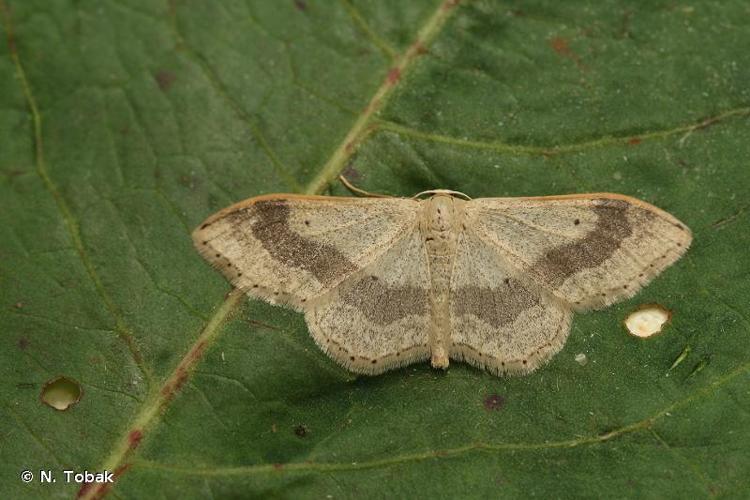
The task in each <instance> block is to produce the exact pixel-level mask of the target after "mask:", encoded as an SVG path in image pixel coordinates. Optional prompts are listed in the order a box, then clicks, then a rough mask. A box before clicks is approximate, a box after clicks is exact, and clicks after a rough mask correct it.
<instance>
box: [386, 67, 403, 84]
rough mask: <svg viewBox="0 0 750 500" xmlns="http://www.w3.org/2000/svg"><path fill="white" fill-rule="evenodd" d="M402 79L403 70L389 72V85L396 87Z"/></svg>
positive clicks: (396, 69) (393, 69)
mask: <svg viewBox="0 0 750 500" xmlns="http://www.w3.org/2000/svg"><path fill="white" fill-rule="evenodd" d="M400 79H401V70H400V69H399V68H391V70H390V71H389V72H388V78H387V80H388V83H389V84H391V85H394V84H395V83H396V82H398V81H399V80H400Z"/></svg>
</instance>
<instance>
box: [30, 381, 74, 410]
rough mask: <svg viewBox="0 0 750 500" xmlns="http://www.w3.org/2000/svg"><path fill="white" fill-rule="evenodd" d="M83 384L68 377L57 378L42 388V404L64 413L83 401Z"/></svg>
mask: <svg viewBox="0 0 750 500" xmlns="http://www.w3.org/2000/svg"><path fill="white" fill-rule="evenodd" d="M82 394H83V391H82V390H81V384H79V383H78V382H76V381H75V380H73V379H72V378H68V377H56V378H53V379H52V380H49V381H48V382H47V383H46V384H44V387H43V388H42V393H41V395H40V398H41V400H42V403H44V404H46V405H47V406H51V407H52V408H54V409H55V410H60V411H64V410H67V409H68V408H70V407H71V406H72V405H74V404H76V403H77V402H78V401H80V400H81V395H82Z"/></svg>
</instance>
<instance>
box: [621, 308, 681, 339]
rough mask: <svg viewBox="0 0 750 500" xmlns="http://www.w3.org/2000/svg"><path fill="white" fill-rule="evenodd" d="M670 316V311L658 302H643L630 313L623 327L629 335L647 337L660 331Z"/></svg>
mask: <svg viewBox="0 0 750 500" xmlns="http://www.w3.org/2000/svg"><path fill="white" fill-rule="evenodd" d="M671 318H672V311H670V310H669V309H667V308H665V307H664V306H662V305H660V304H645V305H642V306H641V307H639V308H638V309H636V310H635V311H633V312H632V313H630V315H629V316H628V317H627V318H626V319H625V327H626V328H627V329H628V332H629V333H630V334H631V335H634V336H636V337H639V338H643V339H645V338H648V337H651V336H652V335H656V334H657V333H659V332H661V330H662V328H663V327H664V324H665V323H667V322H668V321H669V320H670V319H671Z"/></svg>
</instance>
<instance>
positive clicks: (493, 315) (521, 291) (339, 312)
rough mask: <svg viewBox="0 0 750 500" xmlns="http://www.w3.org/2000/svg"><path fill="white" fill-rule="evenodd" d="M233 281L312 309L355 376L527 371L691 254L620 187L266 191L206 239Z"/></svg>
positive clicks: (685, 234)
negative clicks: (581, 326)
mask: <svg viewBox="0 0 750 500" xmlns="http://www.w3.org/2000/svg"><path fill="white" fill-rule="evenodd" d="M193 240H194V243H195V246H196V247H197V249H198V250H199V251H200V253H201V255H203V257H205V258H206V259H207V260H208V261H209V262H210V263H211V264H212V265H214V266H215V267H217V268H218V269H220V270H221V272H222V273H224V275H225V276H226V277H227V278H228V279H229V280H230V281H231V283H232V285H234V286H235V287H237V288H239V289H241V290H243V291H245V292H246V293H247V294H248V295H249V296H251V297H256V298H260V299H263V300H265V301H267V302H270V303H271V304H283V305H286V306H290V307H292V308H293V309H295V310H297V311H301V312H303V313H304V315H305V320H306V322H307V325H308V327H309V330H310V333H311V334H312V337H313V338H314V339H315V342H316V343H317V344H318V345H319V346H320V347H321V348H322V349H323V351H325V352H326V353H327V354H328V355H329V356H330V357H331V358H333V359H334V360H335V361H337V362H338V363H340V364H341V365H343V366H344V367H346V368H347V369H349V370H351V371H353V372H357V373H363V374H370V375H373V374H378V373H382V372H384V371H386V370H389V369H392V368H395V367H399V366H403V365H407V364H409V363H413V362H417V361H423V360H426V359H430V360H431V363H432V366H433V367H435V368H447V367H448V364H449V360H450V359H454V360H458V361H465V362H467V363H470V364H472V365H474V366H477V367H479V368H482V369H485V370H488V371H489V372H491V373H493V374H498V375H501V374H502V375H511V374H526V373H529V372H531V371H533V370H535V369H536V368H538V367H539V366H540V365H542V364H543V363H544V362H546V361H547V360H549V359H550V358H551V357H552V356H553V355H554V354H555V353H557V352H558V351H559V350H560V349H561V348H562V346H563V344H564V343H565V340H566V338H567V336H568V332H569V331H570V323H571V317H572V315H573V312H574V311H577V312H578V311H588V310H591V309H599V308H602V307H605V306H607V305H609V304H612V303H614V302H617V301H620V300H623V299H625V298H627V297H631V296H632V295H633V294H635V293H636V292H637V291H638V290H639V289H640V288H641V287H643V286H644V285H645V284H647V283H648V282H649V281H651V279H653V278H654V277H655V276H656V275H657V274H659V273H660V272H661V271H662V270H664V269H665V268H666V267H668V266H669V265H671V264H672V263H674V262H675V261H676V260H677V259H679V258H680V256H681V255H682V254H683V253H684V252H685V251H686V249H687V248H688V246H689V245H690V242H691V241H692V236H691V232H690V230H689V229H688V228H687V226H685V225H684V224H683V223H681V222H680V221H679V220H677V219H676V218H675V217H673V216H672V215H670V214H669V213H667V212H665V211H663V210H661V209H659V208H657V207H655V206H653V205H650V204H648V203H646V202H643V201H640V200H638V199H635V198H631V197H629V196H624V195H620V194H610V193H593V194H577V195H564V196H543V197H529V198H479V199H471V198H469V197H468V196H466V195H464V194H462V193H458V192H456V191H450V190H443V189H435V190H431V191H426V192H424V193H420V194H418V195H416V196H415V197H413V198H351V197H325V196H302V195H295V194H269V195H264V196H258V197H255V198H250V199H248V200H245V201H242V202H240V203H237V204H235V205H232V206H230V207H228V208H225V209H224V210H221V211H220V212H218V213H216V214H214V215H213V216H211V217H209V218H208V219H207V220H206V221H205V222H203V224H201V225H200V226H199V227H198V228H197V229H196V230H195V231H194V232H193Z"/></svg>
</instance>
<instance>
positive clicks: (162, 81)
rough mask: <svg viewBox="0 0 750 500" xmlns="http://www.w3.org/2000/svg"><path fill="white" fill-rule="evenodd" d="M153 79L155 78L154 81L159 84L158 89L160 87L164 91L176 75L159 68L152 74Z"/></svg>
mask: <svg viewBox="0 0 750 500" xmlns="http://www.w3.org/2000/svg"><path fill="white" fill-rule="evenodd" d="M154 79H156V83H157V84H158V85H159V89H161V90H162V91H163V92H166V91H167V90H169V88H170V87H171V86H172V84H173V83H174V81H175V80H176V79H177V77H176V76H175V74H174V73H172V72H171V71H168V70H165V69H160V70H159V71H157V72H156V74H155V75H154Z"/></svg>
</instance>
